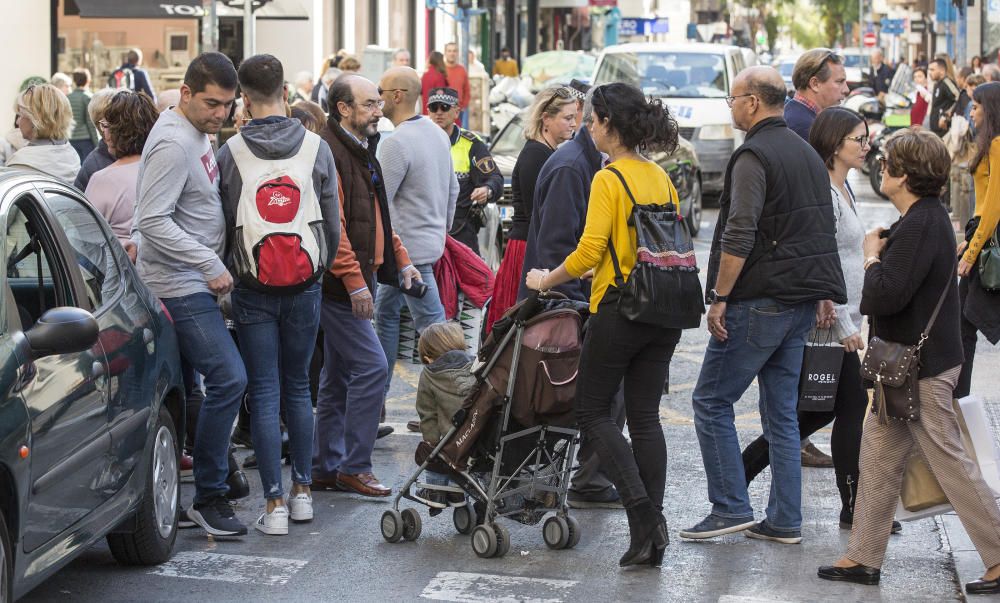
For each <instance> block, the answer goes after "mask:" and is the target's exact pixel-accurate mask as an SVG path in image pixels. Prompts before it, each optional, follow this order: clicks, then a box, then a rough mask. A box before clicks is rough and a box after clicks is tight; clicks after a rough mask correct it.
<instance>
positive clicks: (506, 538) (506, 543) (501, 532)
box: [493, 523, 510, 557]
mask: <svg viewBox="0 0 1000 603" xmlns="http://www.w3.org/2000/svg"><path fill="white" fill-rule="evenodd" d="M493 532H494V533H495V534H496V535H497V552H496V554H495V555H493V556H494V557H503V556H504V555H506V554H507V551H509V550H510V532H508V531H507V528H505V527H503V526H502V525H500V524H498V523H495V524H493Z"/></svg>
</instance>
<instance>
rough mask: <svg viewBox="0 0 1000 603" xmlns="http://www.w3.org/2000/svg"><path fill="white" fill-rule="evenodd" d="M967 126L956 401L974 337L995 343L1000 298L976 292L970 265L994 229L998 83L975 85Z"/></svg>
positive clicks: (999, 157) (998, 191)
mask: <svg viewBox="0 0 1000 603" xmlns="http://www.w3.org/2000/svg"><path fill="white" fill-rule="evenodd" d="M972 122H973V124H975V127H976V133H977V136H976V139H977V140H976V142H977V143H978V145H979V151H978V152H977V153H976V155H975V157H973V159H972V161H971V162H970V164H969V168H970V171H972V174H973V178H974V179H975V182H976V211H975V214H974V216H973V218H972V220H970V221H969V224H968V226H966V227H965V233H966V239H967V240H966V241H964V242H962V243H961V244H960V245H959V246H958V253H959V254H961V258H960V260H959V262H958V275H959V276H960V277H962V280H961V282H960V283H959V286H958V293H959V296H960V297H961V303H962V347H963V351H964V352H965V363H964V364H963V365H962V372H961V374H960V375H959V376H958V384H957V385H956V386H955V392H954V395H955V397H956V398H964V397H965V396H968V395H969V390H970V386H971V384H972V361H973V359H974V358H975V354H976V340H977V338H978V334H979V333H980V332H982V333H983V335H985V336H986V338H987V339H988V340H989V341H990V343H992V344H993V345H996V344H997V342H1000V293H997V292H991V291H986V290H984V289H983V288H982V286H981V284H980V280H979V269H978V267H977V265H976V264H977V262H978V260H979V254H980V253H981V252H982V250H983V248H985V247H988V246H989V245H990V239H992V238H993V235H994V233H996V230H997V224H998V223H1000V82H987V83H985V84H980V85H979V86H977V87H976V89H975V90H974V91H973V92H972ZM992 176H997V177H992Z"/></svg>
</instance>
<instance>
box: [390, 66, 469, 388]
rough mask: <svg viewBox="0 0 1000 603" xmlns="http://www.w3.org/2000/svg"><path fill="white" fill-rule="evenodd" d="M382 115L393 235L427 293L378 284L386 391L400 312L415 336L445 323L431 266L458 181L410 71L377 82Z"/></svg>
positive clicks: (401, 69) (445, 230) (447, 222)
mask: <svg viewBox="0 0 1000 603" xmlns="http://www.w3.org/2000/svg"><path fill="white" fill-rule="evenodd" d="M379 90H380V91H381V94H382V100H383V101H385V108H384V109H383V111H382V112H383V113H384V114H385V116H386V117H388V118H389V119H390V120H391V121H392V123H393V125H394V126H395V128H396V129H395V131H394V132H393V135H392V136H391V137H389V138H387V139H386V140H384V141H383V142H382V144H381V145H380V146H379V163H380V164H381V165H382V175H383V177H384V179H385V190H386V195H387V196H388V198H389V214H390V216H391V217H392V223H393V225H394V226H395V228H396V234H398V235H399V238H400V239H401V240H402V242H403V245H405V246H406V250H407V251H408V252H409V254H410V260H411V261H412V262H413V265H414V266H415V267H416V268H417V270H419V271H420V275H421V278H422V280H423V282H424V284H426V285H427V292H426V294H425V295H424V296H423V297H414V296H411V295H406V294H404V293H402V291H401V290H400V289H397V288H395V287H385V286H379V289H378V295H376V296H375V330H376V332H377V333H378V338H379V341H380V342H381V343H382V349H383V350H384V351H385V356H386V360H388V362H389V379H387V380H386V383H385V391H386V392H388V391H389V382H390V381H392V371H393V366H394V365H395V363H396V354H397V351H398V349H399V311H400V310H401V309H402V307H403V303H404V302H405V303H406V306H407V307H408V308H409V310H410V316H412V317H413V322H414V326H415V327H416V329H417V332H418V333H419V332H421V331H423V330H424V329H426V328H427V327H428V326H430V325H432V324H434V323H437V322H444V321H445V315H444V307H443V306H442V305H441V297H440V295H439V294H438V289H437V283H436V281H435V280H434V262H436V261H438V259H440V258H441V254H443V253H444V239H445V236H446V235H447V234H448V231H449V230H450V229H451V222H452V219H453V218H454V217H455V201H456V200H457V199H458V179H457V178H456V177H455V171H454V169H453V168H452V164H451V141H450V140H448V136H447V135H446V134H445V133H444V130H442V129H441V128H440V127H438V126H437V125H436V124H435V123H434V122H432V121H431V120H430V119H428V118H426V117H424V116H422V115H417V113H416V107H417V101H419V100H420V76H419V75H417V72H416V71H414V70H413V69H411V68H410V67H393V68H392V69H389V70H388V71H386V72H385V74H384V75H383V76H382V80H381V81H380V82H379Z"/></svg>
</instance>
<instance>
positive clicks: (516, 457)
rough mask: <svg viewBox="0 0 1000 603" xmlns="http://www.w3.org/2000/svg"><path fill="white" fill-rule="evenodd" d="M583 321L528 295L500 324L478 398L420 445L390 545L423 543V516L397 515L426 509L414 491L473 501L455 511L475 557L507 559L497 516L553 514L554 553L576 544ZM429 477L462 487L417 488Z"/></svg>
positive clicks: (559, 301) (385, 530) (392, 522)
mask: <svg viewBox="0 0 1000 603" xmlns="http://www.w3.org/2000/svg"><path fill="white" fill-rule="evenodd" d="M586 315H587V306H586V304H582V303H579V302H573V301H570V300H567V299H565V297H564V296H561V295H559V294H548V295H546V296H538V295H532V296H531V297H530V298H528V299H527V300H525V301H523V302H521V303H520V304H518V305H516V306H514V307H513V308H511V309H510V310H509V311H508V312H507V313H506V314H505V315H504V317H503V318H502V319H501V320H498V321H497V323H496V324H495V325H494V327H493V331H492V332H491V333H490V335H489V337H487V339H486V341H485V342H484V343H483V346H482V349H481V350H480V352H479V360H480V361H481V362H482V364H481V365H480V366H479V367H478V368H477V369H476V370H475V376H476V380H477V386H476V389H475V390H474V391H473V393H472V394H471V395H470V396H469V397H468V398H467V399H466V401H465V403H464V404H463V405H462V408H461V409H460V410H459V411H458V412H457V413H456V414H455V416H454V418H453V419H452V422H453V423H454V427H452V428H451V430H450V431H449V432H448V433H447V434H446V435H445V436H444V437H443V438H442V439H441V441H440V442H439V443H438V444H437V445H436V446H433V447H432V446H431V445H430V444H428V443H427V442H421V443H420V446H418V448H417V451H416V454H415V460H416V462H417V463H418V464H419V465H420V467H419V468H418V469H417V471H416V472H415V473H414V474H413V475H412V476H410V478H409V479H408V480H407V481H406V483H405V484H404V485H403V486H402V487H401V488H400V490H399V493H398V494H397V495H396V498H395V500H394V501H393V508H392V509H390V510H388V511H386V512H385V513H384V514H383V515H382V518H381V529H382V536H383V537H384V538H385V539H386V540H387V541H389V542H398V541H400V540H416V539H417V538H418V537H419V536H420V530H421V520H420V514H419V513H418V512H417V510H416V509H413V508H406V509H402V510H400V506H399V505H400V501H401V500H402V499H404V498H405V499H408V500H411V501H413V502H416V503H419V504H426V503H425V501H424V500H422V499H420V498H417V497H416V496H415V494H414V492H412V491H411V489H412V488H414V487H416V488H417V489H427V490H431V491H434V490H436V491H439V492H447V493H456V492H457V493H460V494H462V495H463V496H461V497H458V498H460V499H464V497H465V496H467V497H468V499H469V500H468V501H466V502H463V503H462V504H461V506H456V507H455V508H454V510H453V515H452V521H453V523H454V525H455V529H456V530H458V532H459V533H460V534H471V535H472V549H473V550H474V551H475V553H476V555H478V556H479V557H483V558H487V557H503V556H504V555H505V554H506V553H507V551H508V550H510V533H509V532H508V530H507V528H506V527H504V526H503V525H501V524H500V523H498V522H497V518H498V517H505V518H507V519H512V520H514V521H518V522H520V523H523V524H527V525H536V524H538V523H539V522H540V521H541V520H542V518H543V517H544V516H545V515H546V514H549V513H553V514H552V515H549V517H548V518H547V519H546V520H545V523H544V525H543V528H542V534H543V537H544V540H545V543H546V544H547V545H548V546H549V548H552V549H564V548H572V547H573V546H575V545H576V544H577V543H578V542H579V540H580V524H579V523H578V522H577V521H576V519H574V518H573V517H570V516H569V514H568V510H569V508H568V505H567V504H566V493H567V491H568V489H569V484H570V472H571V470H572V462H573V459H574V458H575V454H576V447H577V445H578V443H579V431H578V430H577V429H576V425H575V419H574V414H573V401H574V397H575V393H576V376H577V368H578V365H579V360H580V351H581V348H582V346H583V337H582V327H583V322H584V319H585V317H586ZM427 469H431V470H433V471H437V472H440V473H445V474H447V475H448V476H449V478H451V481H452V483H454V484H457V485H447V486H439V485H433V484H427V483H422V482H418V481H417V480H418V479H419V478H420V475H421V474H422V473H423V472H424V471H425V470H427Z"/></svg>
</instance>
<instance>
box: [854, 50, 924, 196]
mask: <svg viewBox="0 0 1000 603" xmlns="http://www.w3.org/2000/svg"><path fill="white" fill-rule="evenodd" d="M914 91H915V87H914V85H913V69H912V68H911V67H910V66H909V65H907V64H905V63H903V64H900V65H899V67H897V68H896V75H894V76H893V78H892V83H891V84H890V85H889V92H888V93H887V94H886V95H885V113H884V114H883V116H882V123H883V124H884V125H885V127H884V128H883V129H882V131H881V132H879V133H878V135H877V136H872V138H871V141H870V143H869V144H870V145H871V150H870V151H869V152H868V156H867V157H866V158H865V165H866V167H867V168H868V181H869V183H870V184H871V186H872V190H874V191H875V194H877V195H878V196H879V197H882V198H883V199H888V198H889V197H888V196H886V195H884V194H883V193H882V172H881V170H879V169H878V165H877V163H878V158H879V157H880V156H881V149H882V145H883V144H884V142H885V139H886V138H888V137H889V136H890V135H892V133H893V132H896V131H898V130H902V129H903V128H909V127H910V107H911V106H912V105H913V100H912V98H913V93H914Z"/></svg>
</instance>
